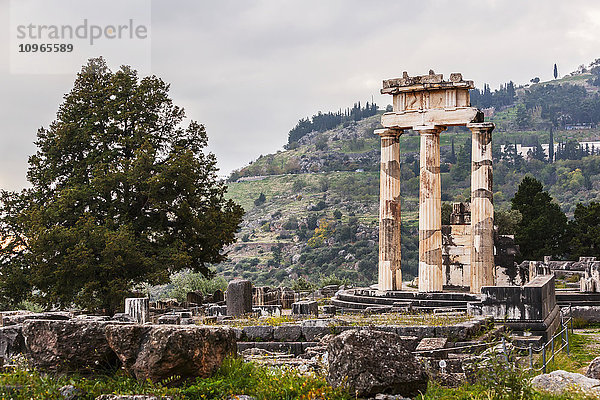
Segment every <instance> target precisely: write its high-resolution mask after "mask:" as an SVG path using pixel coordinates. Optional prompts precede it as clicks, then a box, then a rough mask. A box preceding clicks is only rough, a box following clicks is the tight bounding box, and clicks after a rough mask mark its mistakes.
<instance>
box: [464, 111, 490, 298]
mask: <svg viewBox="0 0 600 400" xmlns="http://www.w3.org/2000/svg"><path fill="white" fill-rule="evenodd" d="M467 128H469V129H470V130H471V136H472V156H471V157H472V158H471V160H472V161H471V242H472V247H471V293H481V287H482V286H491V285H494V284H495V268H494V202H493V191H492V183H493V179H492V130H493V129H494V124H493V123H491V122H483V123H472V124H467Z"/></svg>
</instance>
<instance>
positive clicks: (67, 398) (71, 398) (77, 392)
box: [58, 385, 85, 400]
mask: <svg viewBox="0 0 600 400" xmlns="http://www.w3.org/2000/svg"><path fill="white" fill-rule="evenodd" d="M58 393H60V395H61V399H63V400H81V399H83V398H84V396H85V393H84V392H83V391H82V390H81V389H78V388H76V387H75V386H73V385H66V386H63V387H61V388H59V389H58Z"/></svg>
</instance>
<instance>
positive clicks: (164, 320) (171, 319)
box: [158, 314, 181, 325]
mask: <svg viewBox="0 0 600 400" xmlns="http://www.w3.org/2000/svg"><path fill="white" fill-rule="evenodd" d="M180 322H181V317H180V316H179V315H177V314H166V315H162V316H160V317H158V323H159V324H160V325H179V323H180Z"/></svg>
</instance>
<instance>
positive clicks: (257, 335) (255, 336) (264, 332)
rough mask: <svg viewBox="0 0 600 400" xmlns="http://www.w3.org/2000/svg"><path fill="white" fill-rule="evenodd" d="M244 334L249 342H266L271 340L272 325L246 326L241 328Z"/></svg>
mask: <svg viewBox="0 0 600 400" xmlns="http://www.w3.org/2000/svg"><path fill="white" fill-rule="evenodd" d="M243 331H244V335H246V338H247V339H248V340H249V341H251V342H260V341H262V342H267V341H269V340H273V327H272V326H268V325H267V326H246V327H244V328H243Z"/></svg>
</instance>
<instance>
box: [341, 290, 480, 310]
mask: <svg viewBox="0 0 600 400" xmlns="http://www.w3.org/2000/svg"><path fill="white" fill-rule="evenodd" d="M479 301H481V299H480V296H478V295H475V294H471V293H463V292H431V293H423V292H417V291H408V290H388V291H379V290H375V289H368V288H362V289H348V290H343V291H340V292H338V293H337V294H336V296H335V297H333V298H332V299H331V303H332V304H333V305H334V306H336V307H339V308H341V309H343V310H345V311H360V310H366V309H378V308H381V309H383V310H385V309H386V308H390V309H391V308H398V309H406V308H409V309H411V310H414V311H428V312H431V311H434V310H436V309H441V308H443V309H451V310H457V311H466V310H467V304H468V303H471V302H479Z"/></svg>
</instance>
